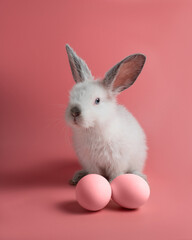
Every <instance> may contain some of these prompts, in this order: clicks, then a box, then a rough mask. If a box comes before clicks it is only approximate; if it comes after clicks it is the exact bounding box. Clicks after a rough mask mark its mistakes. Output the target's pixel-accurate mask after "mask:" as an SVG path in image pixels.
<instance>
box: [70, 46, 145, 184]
mask: <svg viewBox="0 0 192 240" xmlns="http://www.w3.org/2000/svg"><path fill="white" fill-rule="evenodd" d="M67 53H68V57H69V62H70V66H71V70H72V74H73V77H74V79H75V81H76V83H77V84H76V85H75V86H74V87H73V88H72V90H71V91H70V101H69V105H68V107H67V109H66V121H67V122H68V123H69V125H70V126H71V127H72V131H73V143H74V147H75V150H76V153H77V155H78V157H79V161H80V163H81V165H82V167H83V170H81V171H79V172H77V173H76V174H75V176H74V178H73V181H72V183H73V184H76V183H77V182H78V181H79V180H80V178H82V177H83V176H84V175H85V174H88V173H97V174H101V175H103V176H105V177H106V178H107V179H108V180H112V179H114V178H115V177H117V176H118V175H120V174H123V173H128V172H129V173H133V172H134V173H136V172H137V173H138V174H141V175H142V170H143V167H144V163H145V160H146V151H147V146H146V140H145V134H144V132H143V129H142V128H141V127H140V125H139V123H138V122H137V120H136V119H135V118H134V117H133V116H132V114H131V113H129V112H128V111H127V109H126V108H125V107H123V106H121V105H119V104H117V102H116V95H117V94H118V93H119V92H121V91H122V90H124V89H126V88H128V87H129V86H130V85H132V84H133V82H134V81H135V80H136V78H137V76H138V75H139V73H140V71H141V69H142V67H143V64H144V62H145V57H144V55H142V54H135V55H131V56H129V57H127V58H125V59H124V60H122V61H121V62H119V63H118V64H117V65H115V66H114V67H113V68H112V69H111V70H110V71H109V72H107V74H106V75H105V78H104V79H102V80H94V79H93V77H92V75H91V72H90V70H89V69H88V67H87V65H86V63H85V62H84V61H83V60H82V59H80V58H79V57H78V56H77V55H76V54H75V52H74V51H73V50H72V49H71V48H70V47H69V46H68V45H67Z"/></svg>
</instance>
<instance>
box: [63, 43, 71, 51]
mask: <svg viewBox="0 0 192 240" xmlns="http://www.w3.org/2000/svg"><path fill="white" fill-rule="evenodd" d="M65 48H66V51H67V52H71V51H72V48H71V47H70V45H69V44H68V43H67V44H66V45H65Z"/></svg>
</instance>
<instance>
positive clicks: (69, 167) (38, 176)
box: [0, 159, 80, 188]
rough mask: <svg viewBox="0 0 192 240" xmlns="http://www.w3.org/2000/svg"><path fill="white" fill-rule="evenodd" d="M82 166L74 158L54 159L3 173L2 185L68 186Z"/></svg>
mask: <svg viewBox="0 0 192 240" xmlns="http://www.w3.org/2000/svg"><path fill="white" fill-rule="evenodd" d="M79 168H80V166H79V165H78V163H77V162H75V161H74V160H73V159H54V160H48V161H45V162H43V163H41V164H39V165H38V166H34V167H33V168H30V169H25V170H22V171H16V172H15V173H11V174H4V175H1V177H0V178H1V181H0V186H1V187H4V188H28V187H49V186H56V187H58V186H61V187H62V186H66V185H68V184H69V180H70V179H71V177H72V176H73V174H74V172H75V171H77V169H79Z"/></svg>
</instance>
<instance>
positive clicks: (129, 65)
mask: <svg viewBox="0 0 192 240" xmlns="http://www.w3.org/2000/svg"><path fill="white" fill-rule="evenodd" d="M145 59H146V57H145V56H144V55H143V54H133V55H130V56H128V57H126V58H125V59H123V60H122V61H121V62H119V63H117V64H116V65H115V66H114V67H112V68H111V69H110V70H109V71H108V72H107V73H106V75H105V78H104V80H103V83H104V85H105V86H106V87H108V88H110V89H111V90H112V91H113V92H115V93H118V92H121V91H123V90H124V89H126V88H128V87H130V86H131V85H132V84H133V83H134V82H135V80H136V79H137V77H138V76H139V74H140V72H141V70H142V68H143V65H144V63H145Z"/></svg>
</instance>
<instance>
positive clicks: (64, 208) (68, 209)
mask: <svg viewBox="0 0 192 240" xmlns="http://www.w3.org/2000/svg"><path fill="white" fill-rule="evenodd" d="M55 207H56V209H58V210H59V211H61V212H65V213H70V214H75V215H77V214H80V215H89V214H94V213H96V212H94V211H89V210H86V209H84V208H82V207H81V206H80V205H79V204H78V202H77V201H74V200H73V201H65V202H59V203H57V204H56V205H55Z"/></svg>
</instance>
